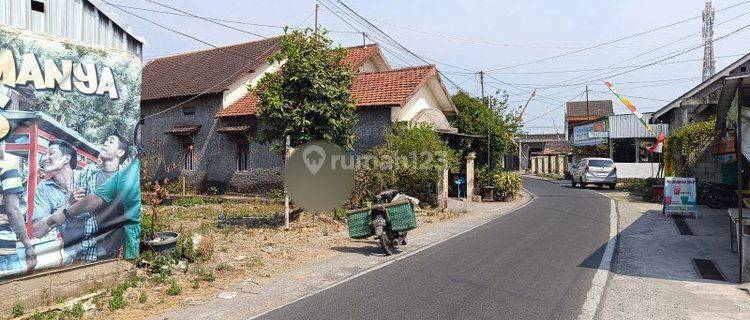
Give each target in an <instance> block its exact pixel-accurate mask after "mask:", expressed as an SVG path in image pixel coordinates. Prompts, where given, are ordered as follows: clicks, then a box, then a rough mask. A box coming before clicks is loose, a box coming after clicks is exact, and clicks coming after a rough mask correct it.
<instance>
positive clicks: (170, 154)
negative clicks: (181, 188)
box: [141, 95, 283, 192]
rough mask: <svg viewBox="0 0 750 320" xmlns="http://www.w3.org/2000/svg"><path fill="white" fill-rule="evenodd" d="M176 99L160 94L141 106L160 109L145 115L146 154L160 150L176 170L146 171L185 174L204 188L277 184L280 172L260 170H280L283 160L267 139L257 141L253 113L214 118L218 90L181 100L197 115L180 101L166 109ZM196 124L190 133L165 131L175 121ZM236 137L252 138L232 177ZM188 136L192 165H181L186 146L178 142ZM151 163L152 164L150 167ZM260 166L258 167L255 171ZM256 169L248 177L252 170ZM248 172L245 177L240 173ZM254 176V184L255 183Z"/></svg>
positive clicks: (193, 184) (190, 185) (162, 175)
mask: <svg viewBox="0 0 750 320" xmlns="http://www.w3.org/2000/svg"><path fill="white" fill-rule="evenodd" d="M178 102H179V101H175V100H162V101H156V102H146V103H143V106H142V108H141V109H142V114H143V115H144V116H148V115H150V114H156V113H159V112H163V111H164V113H161V114H159V115H157V116H154V117H152V118H148V119H146V120H145V122H144V124H143V131H142V135H143V141H144V154H145V155H146V156H147V159H148V158H153V157H152V156H153V155H154V154H158V156H159V157H161V158H162V159H163V160H164V162H165V163H166V164H167V165H174V170H171V171H169V172H168V171H167V170H165V169H164V168H163V166H162V167H161V168H158V169H157V170H150V171H152V172H149V174H152V175H154V176H155V177H157V178H158V179H160V180H161V179H163V178H169V179H170V180H172V181H175V180H179V179H180V178H181V177H182V176H185V177H186V178H187V184H188V190H189V191H193V190H195V191H198V192H206V190H208V189H209V188H211V187H214V188H216V189H218V190H219V191H220V192H223V191H225V190H226V189H227V188H234V189H235V190H254V189H262V188H268V187H272V186H275V187H278V186H280V185H281V179H280V175H278V174H276V175H275V176H274V177H275V178H274V179H273V180H272V179H271V177H272V176H273V175H269V174H264V172H265V171H264V170H270V171H273V172H279V171H281V168H282V166H283V161H282V159H281V157H280V156H279V155H278V154H275V153H272V152H271V151H270V148H269V146H268V145H265V144H261V143H259V142H258V140H259V139H258V137H259V136H260V132H261V131H262V126H260V125H259V124H258V123H257V118H255V117H232V118H221V119H220V118H215V117H214V114H216V112H217V111H218V110H220V108H221V103H222V97H221V95H210V96H204V97H200V98H197V99H195V100H193V101H190V102H188V103H186V104H185V105H184V106H188V107H195V115H184V114H183V112H182V107H180V108H175V109H173V110H168V111H165V110H167V109H169V108H170V107H171V106H173V105H175V104H176V103H178ZM193 123H195V124H200V125H201V128H200V130H198V132H196V133H195V134H194V135H193V136H192V137H179V136H173V135H167V134H164V131H165V130H167V129H168V128H170V127H172V126H174V125H179V124H193ZM238 125H251V126H253V130H252V131H251V132H249V133H248V134H247V135H246V136H243V135H241V134H223V133H219V132H216V130H217V129H219V128H221V127H223V126H238ZM240 139H250V140H249V141H250V155H249V164H248V167H249V169H250V170H248V171H247V172H245V173H242V174H239V175H238V177H237V178H235V174H236V173H237V172H238V171H237V142H238V140H240ZM189 141H192V142H193V143H194V145H195V147H194V154H195V157H194V160H193V170H183V168H182V163H183V154H184V148H183V147H182V143H184V142H189ZM149 169H151V168H149ZM258 169H262V170H260V171H257V170H258ZM254 172H255V173H257V174H258V175H259V177H258V178H252V176H253V173H254ZM244 177H249V178H244ZM256 181H257V182H258V184H257V185H253V183H255V182H256Z"/></svg>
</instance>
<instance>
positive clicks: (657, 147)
mask: <svg viewBox="0 0 750 320" xmlns="http://www.w3.org/2000/svg"><path fill="white" fill-rule="evenodd" d="M664 139H665V137H664V132H660V133H659V136H658V137H657V138H656V143H654V145H653V146H652V147H651V148H649V149H648V152H649V153H661V152H662V148H663V147H664Z"/></svg>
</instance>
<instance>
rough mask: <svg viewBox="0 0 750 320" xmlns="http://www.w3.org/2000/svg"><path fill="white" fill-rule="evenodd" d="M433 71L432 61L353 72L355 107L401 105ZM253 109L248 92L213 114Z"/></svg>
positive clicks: (254, 102) (239, 113) (253, 101)
mask: <svg viewBox="0 0 750 320" xmlns="http://www.w3.org/2000/svg"><path fill="white" fill-rule="evenodd" d="M435 74H437V71H436V69H435V66H433V65H427V66H419V67H413V68H404V69H394V70H389V71H381V72H369V73H360V74H357V75H355V76H354V81H353V83H352V88H351V96H352V98H353V99H356V101H357V106H358V107H365V106H401V105H403V104H404V103H406V101H407V100H408V99H409V97H411V96H412V95H413V94H414V93H416V92H417V90H418V89H419V88H420V87H421V86H422V85H423V84H424V83H426V82H427V80H429V78H430V76H433V75H435ZM257 112H258V97H257V96H256V95H255V94H253V93H249V94H247V95H246V96H245V97H243V98H241V99H240V100H237V102H235V103H233V104H232V105H230V106H229V107H226V108H224V109H223V110H221V111H219V112H217V113H216V117H233V116H249V115H255V114H256V113H257Z"/></svg>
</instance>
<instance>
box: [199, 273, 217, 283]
mask: <svg viewBox="0 0 750 320" xmlns="http://www.w3.org/2000/svg"><path fill="white" fill-rule="evenodd" d="M202 279H203V281H205V282H214V280H216V276H214V273H213V272H211V271H210V270H208V271H206V272H204V273H203V278H202Z"/></svg>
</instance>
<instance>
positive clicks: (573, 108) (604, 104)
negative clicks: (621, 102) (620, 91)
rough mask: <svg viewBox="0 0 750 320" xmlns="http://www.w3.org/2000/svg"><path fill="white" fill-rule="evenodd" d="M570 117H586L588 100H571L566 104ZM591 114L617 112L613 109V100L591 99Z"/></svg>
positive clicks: (593, 115)
mask: <svg viewBox="0 0 750 320" xmlns="http://www.w3.org/2000/svg"><path fill="white" fill-rule="evenodd" d="M566 108H567V110H568V113H567V114H568V117H586V101H571V102H568V103H567V104H566ZM588 109H589V111H588V112H589V115H590V116H591V117H602V116H611V115H613V114H615V112H614V109H612V100H591V101H589V107H588Z"/></svg>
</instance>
